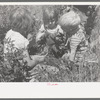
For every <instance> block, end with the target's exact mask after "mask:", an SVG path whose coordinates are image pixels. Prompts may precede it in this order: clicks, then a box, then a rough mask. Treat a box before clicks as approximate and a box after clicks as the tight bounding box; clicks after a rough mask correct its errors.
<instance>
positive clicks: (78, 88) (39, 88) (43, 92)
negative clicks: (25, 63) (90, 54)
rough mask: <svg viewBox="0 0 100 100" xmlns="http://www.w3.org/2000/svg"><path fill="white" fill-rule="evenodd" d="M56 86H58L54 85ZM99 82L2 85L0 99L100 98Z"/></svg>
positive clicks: (43, 3)
mask: <svg viewBox="0 0 100 100" xmlns="http://www.w3.org/2000/svg"><path fill="white" fill-rule="evenodd" d="M66 4H67V5H100V2H1V3H0V5H66ZM52 84H56V85H52ZM99 90H100V83H99V82H91V83H90V82H81V83H77V82H74V83H71V82H68V83H66V82H52V83H49V84H48V83H47V82H42V83H41V82H36V83H28V82H23V83H20V82H18V83H16V82H15V83H11V82H9V83H3V82H1V83H0V98H100V93H99Z"/></svg>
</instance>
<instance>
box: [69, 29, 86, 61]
mask: <svg viewBox="0 0 100 100" xmlns="http://www.w3.org/2000/svg"><path fill="white" fill-rule="evenodd" d="M84 38H85V35H84V33H82V32H81V31H78V33H76V34H74V35H73V36H72V37H71V39H70V48H71V54H70V60H71V61H73V60H74V57H75V53H76V49H77V46H78V45H79V44H80V43H81V41H82V40H83V39H84Z"/></svg>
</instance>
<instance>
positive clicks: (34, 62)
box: [23, 50, 46, 67]
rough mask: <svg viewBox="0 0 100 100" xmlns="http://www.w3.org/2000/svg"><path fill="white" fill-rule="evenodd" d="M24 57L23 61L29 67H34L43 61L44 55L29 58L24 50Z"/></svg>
mask: <svg viewBox="0 0 100 100" xmlns="http://www.w3.org/2000/svg"><path fill="white" fill-rule="evenodd" d="M23 55H24V56H25V57H24V61H26V62H27V64H28V66H29V67H35V66H36V65H37V64H38V63H41V62H43V61H44V60H45V57H46V55H43V56H41V55H34V56H32V57H30V56H29V53H28V51H27V50H25V51H24V52H23Z"/></svg>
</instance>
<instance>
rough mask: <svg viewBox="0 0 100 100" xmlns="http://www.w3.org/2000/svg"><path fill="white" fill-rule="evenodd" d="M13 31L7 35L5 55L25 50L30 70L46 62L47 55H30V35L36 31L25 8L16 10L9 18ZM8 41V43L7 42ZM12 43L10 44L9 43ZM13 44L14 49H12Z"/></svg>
mask: <svg viewBox="0 0 100 100" xmlns="http://www.w3.org/2000/svg"><path fill="white" fill-rule="evenodd" d="M9 19H10V25H11V29H10V30H9V31H8V32H7V33H6V36H5V42H4V53H5V54H7V53H8V52H15V51H16V50H18V49H19V50H21V49H23V50H24V51H23V54H22V55H23V56H25V57H24V58H23V60H24V61H25V62H27V65H28V66H29V67H30V68H33V67H34V66H35V65H36V64H38V63H40V62H42V61H44V58H45V55H44V56H40V55H34V56H32V57H30V55H29V53H28V45H29V40H28V39H27V38H29V39H30V36H31V35H30V36H29V33H31V32H32V31H33V29H34V20H33V17H32V16H31V14H30V12H29V11H28V10H27V9H25V8H16V9H14V10H13V11H12V12H11V15H10V17H9ZM7 40H8V41H7ZM9 41H10V42H9ZM11 42H13V46H14V48H11V47H10V44H11Z"/></svg>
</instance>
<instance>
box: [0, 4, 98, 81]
mask: <svg viewBox="0 0 100 100" xmlns="http://www.w3.org/2000/svg"><path fill="white" fill-rule="evenodd" d="M16 7H25V8H27V9H29V10H30V12H31V14H32V15H33V16H34V17H35V18H36V30H35V33H34V34H36V33H37V31H38V29H39V27H40V25H41V23H42V6H40V5H37V6H35V5H34V6H33V5H30V6H18V5H0V82H28V81H31V82H92V81H94V82H95V81H99V79H100V68H99V65H98V64H96V63H88V62H84V61H82V62H80V63H78V64H76V63H74V64H69V63H68V62H66V63H63V62H62V60H61V59H56V58H54V57H53V56H50V55H49V56H48V57H47V61H46V63H44V64H40V65H37V66H35V67H34V69H32V70H29V69H27V65H26V64H23V63H19V62H18V60H17V59H16V58H17V57H19V55H20V54H21V51H19V52H17V54H15V55H12V54H8V56H9V60H10V61H13V62H10V64H11V65H10V67H8V66H7V63H5V62H4V61H3V39H4V37H5V34H6V32H7V31H8V30H9V29H10V24H9V15H10V12H12V10H13V9H14V8H16ZM43 7H48V5H47V6H43ZM54 7H55V8H56V9H57V10H58V11H60V10H61V9H62V6H60V5H59V6H57V5H56V6H54ZM78 12H79V13H80V16H81V18H82V19H83V21H86V16H83V15H85V14H86V13H82V12H81V11H79V10H78ZM92 13H93V11H92ZM96 16H97V15H96ZM98 16H99V15H98ZM84 19H85V20H84ZM89 23H91V24H93V22H91V20H90V22H89ZM93 25H94V24H93ZM98 25H100V21H99V22H98ZM90 27H91V26H88V28H90ZM96 28H97V29H99V27H96ZM90 32H91V31H90ZM89 36H90V34H89ZM96 36H98V32H97V34H96ZM93 37H94V33H93V32H92V36H90V38H91V39H92V38H93ZM93 39H94V38H93ZM93 39H92V40H93ZM34 41H35V40H34ZM33 45H35V44H34V43H33ZM95 50H96V52H95V53H96V54H97V55H98V53H99V52H100V51H99V50H98V48H95ZM95 50H94V51H95ZM88 55H90V54H88V53H87V56H88ZM20 56H21V55H20ZM91 58H93V57H91ZM99 58H100V56H99ZM89 59H90V58H89ZM70 67H72V69H71V70H70Z"/></svg>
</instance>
